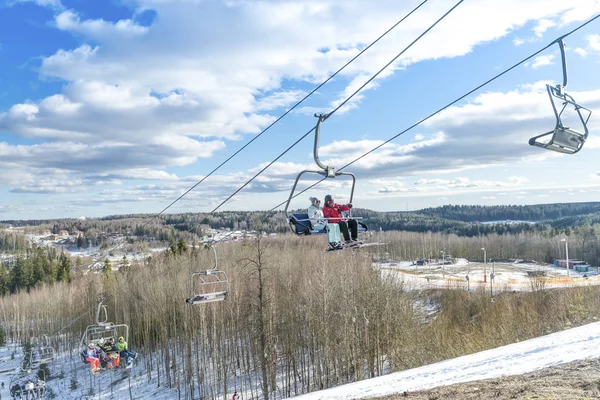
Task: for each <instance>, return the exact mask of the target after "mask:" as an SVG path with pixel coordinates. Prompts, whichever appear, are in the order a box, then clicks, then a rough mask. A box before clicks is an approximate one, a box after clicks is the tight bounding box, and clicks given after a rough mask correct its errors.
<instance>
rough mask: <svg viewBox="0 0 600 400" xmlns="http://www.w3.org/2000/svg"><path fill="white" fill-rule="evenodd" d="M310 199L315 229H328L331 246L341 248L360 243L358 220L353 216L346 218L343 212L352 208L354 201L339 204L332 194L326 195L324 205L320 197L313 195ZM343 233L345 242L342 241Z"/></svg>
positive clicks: (309, 215) (310, 216)
mask: <svg viewBox="0 0 600 400" xmlns="http://www.w3.org/2000/svg"><path fill="white" fill-rule="evenodd" d="M309 200H310V203H311V205H310V207H308V218H309V219H310V222H311V224H312V226H313V229H317V230H323V229H325V230H327V232H328V236H329V247H330V248H332V249H340V248H343V247H344V246H348V245H350V246H352V245H355V244H357V243H358V242H357V240H358V222H357V221H356V220H355V219H352V218H345V217H344V214H343V213H344V212H346V211H349V210H350V209H351V208H352V203H348V204H338V203H336V202H335V201H334V200H333V196H331V195H330V194H328V195H327V196H325V204H324V205H323V207H321V200H319V199H318V198H316V197H311V198H310V199H309ZM340 232H341V235H340ZM342 235H343V236H344V242H342V238H341V236H342Z"/></svg>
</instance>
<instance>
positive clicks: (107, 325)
mask: <svg viewBox="0 0 600 400" xmlns="http://www.w3.org/2000/svg"><path fill="white" fill-rule="evenodd" d="M120 336H123V338H124V339H125V341H127V340H128V338H129V326H128V325H126V324H114V323H112V322H108V312H107V310H106V306H105V305H103V304H102V299H100V300H99V302H98V307H97V309H96V319H95V324H93V325H88V326H87V327H86V328H85V331H84V332H83V335H82V336H81V341H80V343H79V348H80V354H81V355H82V357H83V354H84V353H85V351H86V350H87V348H88V346H89V345H90V344H94V345H99V344H101V343H103V342H104V341H106V340H107V339H109V338H114V339H115V340H116V339H117V338H118V337H120ZM84 361H85V357H84Z"/></svg>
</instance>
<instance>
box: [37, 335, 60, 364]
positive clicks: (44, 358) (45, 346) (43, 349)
mask: <svg viewBox="0 0 600 400" xmlns="http://www.w3.org/2000/svg"><path fill="white" fill-rule="evenodd" d="M38 347H39V348H38V349H37V352H38V354H39V356H40V358H39V363H40V364H47V363H49V362H50V361H54V359H55V358H56V350H54V347H52V346H51V345H50V339H49V338H48V336H47V335H44V336H42V340H41V341H40V344H39V345H38Z"/></svg>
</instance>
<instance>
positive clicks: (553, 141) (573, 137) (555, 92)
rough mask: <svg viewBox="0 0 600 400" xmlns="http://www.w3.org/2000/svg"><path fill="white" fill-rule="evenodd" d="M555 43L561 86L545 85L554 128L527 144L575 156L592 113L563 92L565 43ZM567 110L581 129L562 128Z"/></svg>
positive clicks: (560, 41) (560, 39)
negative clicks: (579, 123) (559, 61)
mask: <svg viewBox="0 0 600 400" xmlns="http://www.w3.org/2000/svg"><path fill="white" fill-rule="evenodd" d="M556 42H557V43H558V47H559V48H560V55H561V59H562V70H563V83H562V85H561V84H557V85H556V86H550V85H546V89H547V91H548V97H550V102H551V103H552V110H553V111H554V116H555V117H556V126H555V127H554V129H553V130H551V131H550V132H546V133H543V134H541V135H538V136H534V137H532V138H531V139H529V144H530V145H531V146H536V147H541V148H543V149H547V150H552V151H557V152H559V153H564V154H575V153H577V152H578V151H579V150H581V148H582V147H583V145H584V143H585V141H586V139H587V137H588V126H587V125H588V121H589V119H590V116H591V115H592V112H591V111H590V110H589V109H587V108H585V107H583V106H581V105H580V104H578V103H577V102H576V101H575V99H574V98H573V97H572V96H571V95H569V94H567V93H566V92H565V91H564V90H565V88H566V87H567V57H566V54H565V43H564V42H563V40H562V38H559V39H557V40H556ZM557 99H558V100H557ZM556 101H560V102H562V106H560V107H557V105H556ZM559 108H560V110H559ZM567 108H569V109H570V110H571V109H572V110H573V111H575V112H576V113H577V117H578V119H579V122H581V126H582V129H580V130H576V129H573V128H572V127H567V126H564V124H563V121H562V119H561V117H562V115H563V112H564V111H565V110H566V109H567ZM548 136H551V137H550V140H548V141H544V139H547V137H548ZM540 139H542V140H540Z"/></svg>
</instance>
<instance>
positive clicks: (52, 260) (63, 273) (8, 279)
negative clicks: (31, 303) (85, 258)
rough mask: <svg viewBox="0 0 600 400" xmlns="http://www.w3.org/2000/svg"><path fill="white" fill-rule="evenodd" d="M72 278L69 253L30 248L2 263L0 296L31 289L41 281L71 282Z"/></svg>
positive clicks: (0, 267)
mask: <svg viewBox="0 0 600 400" xmlns="http://www.w3.org/2000/svg"><path fill="white" fill-rule="evenodd" d="M79 263H80V260H79V262H78V265H80V264H79ZM72 278H73V276H72V262H71V258H70V257H69V256H68V255H67V254H65V253H64V252H58V251H57V250H56V249H55V248H52V249H42V248H35V249H30V250H29V251H27V252H25V253H22V254H19V255H17V256H15V259H14V260H12V261H11V262H5V263H1V264H0V297H1V296H6V295H9V294H15V293H18V292H19V291H22V290H26V291H30V290H31V289H32V288H34V287H36V286H37V285H39V284H41V283H50V284H51V283H55V282H71V280H72Z"/></svg>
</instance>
